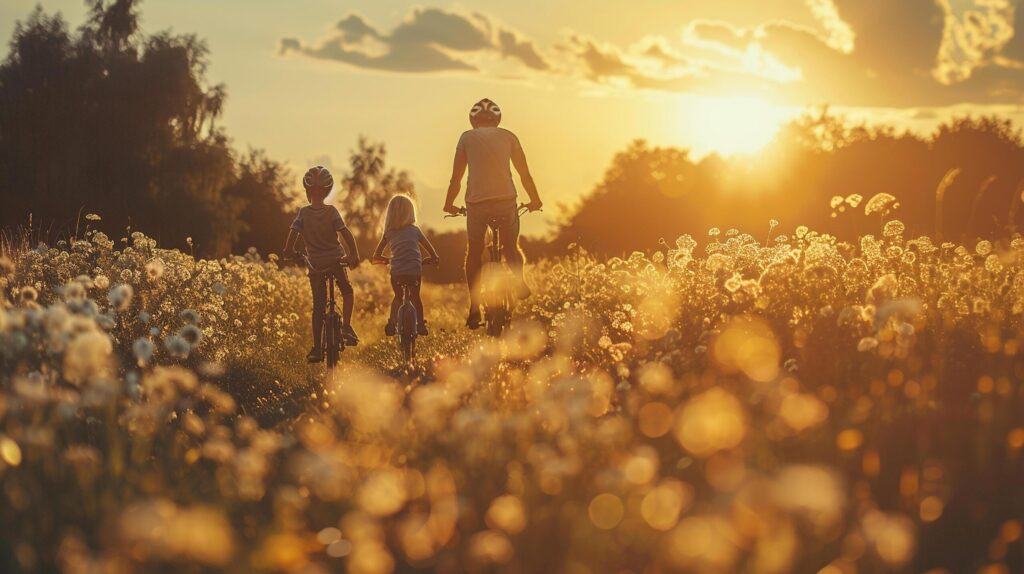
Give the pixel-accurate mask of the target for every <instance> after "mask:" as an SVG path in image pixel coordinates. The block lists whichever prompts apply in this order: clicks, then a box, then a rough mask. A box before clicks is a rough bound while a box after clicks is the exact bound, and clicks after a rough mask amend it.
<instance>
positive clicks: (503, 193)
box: [457, 127, 523, 204]
mask: <svg viewBox="0 0 1024 574" xmlns="http://www.w3.org/2000/svg"><path fill="white" fill-rule="evenodd" d="M457 149H458V150H459V151H462V152H463V153H465V154H466V162H467V164H468V165H469V182H468V183H467V184H466V203H467V204H470V203H481V202H484V201H493V200H496V199H512V200H515V198H516V185H515V183H513V182H512V169H511V161H512V153H513V152H515V151H521V150H522V149H523V148H522V146H521V145H520V144H519V138H517V137H516V135H515V134H514V133H512V132H510V131H508V130H506V129H502V128H491V127H483V128H474V129H471V130H469V131H467V132H463V134H462V137H460V138H459V145H458V146H457Z"/></svg>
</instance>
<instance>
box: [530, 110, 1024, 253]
mask: <svg viewBox="0 0 1024 574" xmlns="http://www.w3.org/2000/svg"><path fill="white" fill-rule="evenodd" d="M1022 192H1024V140H1022V136H1021V131H1020V129H1019V128H1017V127H1016V126H1014V124H1013V123H1012V122H1011V121H1010V120H1008V119H1005V118H998V117H961V118H956V119H952V120H949V121H947V122H944V123H942V124H941V125H940V126H939V127H938V128H937V129H936V130H935V131H934V132H933V133H932V134H928V135H921V134H917V133H913V132H910V131H907V130H903V131H901V130H898V129H896V128H895V127H893V126H888V125H882V126H866V125H863V124H853V123H851V122H849V121H847V120H845V119H844V118H842V117H841V116H836V115H833V114H831V113H829V112H828V110H827V109H823V110H821V111H820V112H815V113H809V114H807V115H805V116H803V117H801V118H799V119H797V120H795V121H793V122H791V123H789V124H787V125H786V126H784V127H783V129H782V130H781V131H780V133H779V134H778V135H777V137H776V138H775V140H774V141H773V142H772V143H771V144H770V145H769V146H768V147H767V148H766V149H765V150H764V151H763V152H761V153H759V154H757V155H752V156H735V157H729V158H723V157H720V156H718V155H710V156H707V157H705V158H703V159H700V160H699V161H698V160H695V159H694V158H693V157H692V156H691V155H690V154H689V152H688V151H687V150H682V149H676V148H670V147H652V146H650V145H648V144H647V143H646V142H644V141H642V140H638V141H635V142H633V143H632V144H631V145H630V146H629V147H627V148H626V149H625V150H623V151H622V152H620V153H618V154H617V155H616V156H615V158H614V159H613V160H612V164H611V166H610V167H609V168H608V170H607V171H606V172H605V175H604V178H603V180H602V181H601V182H600V183H599V184H598V185H597V186H596V187H595V189H594V190H593V191H592V192H591V193H590V194H588V195H586V196H584V197H583V198H582V199H580V200H579V202H578V203H577V204H576V205H574V206H571V207H570V209H568V210H567V212H568V214H569V215H568V216H567V217H566V218H565V219H564V220H563V221H562V222H561V223H560V225H559V227H558V230H557V231H556V233H555V234H554V237H553V238H552V241H551V242H550V243H548V244H547V245H546V246H544V249H546V250H550V251H563V250H564V249H565V248H566V247H567V246H568V245H569V244H570V243H576V244H578V245H580V246H582V247H584V248H586V249H588V250H590V251H592V252H596V253H600V254H604V255H622V254H627V253H629V252H631V251H634V250H641V251H650V250H653V249H658V248H659V247H658V246H659V243H660V242H661V240H663V239H664V240H667V241H668V242H672V241H673V240H674V239H675V238H676V237H678V236H680V235H682V234H684V233H689V234H691V235H694V236H695V237H698V238H700V237H702V236H704V237H706V233H707V232H708V231H709V230H711V229H713V228H718V229H720V231H721V232H724V231H725V230H727V229H728V228H737V229H739V230H741V231H744V232H747V233H751V234H753V235H755V236H757V237H758V238H759V239H762V240H763V239H764V238H765V237H766V236H767V233H768V231H769V227H770V225H769V222H770V221H771V220H773V219H774V220H777V221H779V222H780V227H779V229H777V230H776V234H779V233H792V231H793V230H794V229H795V228H797V227H799V226H807V227H809V228H811V229H815V230H817V231H820V232H825V233H830V234H833V235H835V236H837V237H839V238H840V239H843V240H855V239H856V238H857V237H860V236H862V235H865V234H874V235H878V234H879V233H880V232H881V227H882V225H881V224H882V223H883V222H884V221H885V220H889V219H899V220H901V221H902V222H903V223H904V224H905V225H906V233H907V234H908V235H913V236H917V235H930V236H932V237H933V238H937V239H938V240H940V241H941V240H951V241H968V240H972V239H975V238H986V239H998V238H1002V237H1009V236H1010V235H1011V234H1013V233H1015V232H1017V231H1019V229H1020V225H1021V217H1022V216H1021V210H1020V209H1019V207H1020V204H1021V202H1022V199H1024V198H1022V195H1021V194H1022ZM873 198H874V199H875V200H876V201H875V202H874V204H872V202H871V200H872V199H873Z"/></svg>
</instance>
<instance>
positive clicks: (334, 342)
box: [324, 312, 341, 369]
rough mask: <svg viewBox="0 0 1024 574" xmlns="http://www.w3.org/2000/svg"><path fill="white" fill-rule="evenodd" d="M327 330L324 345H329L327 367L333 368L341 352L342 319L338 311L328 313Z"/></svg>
mask: <svg viewBox="0 0 1024 574" xmlns="http://www.w3.org/2000/svg"><path fill="white" fill-rule="evenodd" d="M326 330H327V332H326V333H325V335H326V336H325V337H324V345H325V346H326V347H327V368H329V369H333V368H334V367H335V366H336V365H337V364H338V357H339V355H340V354H341V350H340V348H339V346H340V343H341V321H340V320H339V318H338V314H337V313H333V312H332V313H328V314H327V320H326Z"/></svg>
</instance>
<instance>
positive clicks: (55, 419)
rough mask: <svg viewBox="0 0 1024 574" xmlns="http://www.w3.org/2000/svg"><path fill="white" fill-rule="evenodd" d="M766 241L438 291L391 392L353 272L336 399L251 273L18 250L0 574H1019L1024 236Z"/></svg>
mask: <svg viewBox="0 0 1024 574" xmlns="http://www.w3.org/2000/svg"><path fill="white" fill-rule="evenodd" d="M774 231H775V226H774V225H773V226H772V233H774ZM772 233H770V234H769V236H768V237H767V238H764V239H763V240H758V239H755V238H754V237H752V236H750V235H747V234H743V233H740V232H738V231H736V230H729V231H725V232H721V231H719V230H717V229H712V230H711V232H710V234H709V237H708V238H707V240H706V241H702V242H701V243H700V244H698V242H697V241H696V240H694V239H693V238H692V237H689V236H684V237H681V238H679V239H678V240H676V241H674V242H669V243H666V244H665V245H663V249H662V250H660V251H657V252H655V253H653V254H642V253H636V254H633V255H631V256H629V257H626V258H616V259H611V260H607V261H603V260H597V259H595V258H594V257H592V256H590V255H588V254H587V253H585V252H584V251H582V250H580V249H577V248H573V249H571V252H570V253H569V254H568V255H567V256H565V257H563V258H559V259H555V260H545V261H539V262H536V263H535V264H534V265H532V266H531V268H530V270H529V279H530V282H531V284H532V285H533V286H534V291H535V295H534V296H533V297H532V298H531V299H528V300H526V301H525V302H524V303H522V304H521V305H520V308H519V309H518V310H517V315H518V317H519V319H518V321H517V322H516V323H515V324H514V325H513V327H512V328H511V329H510V330H509V331H508V332H507V333H506V334H505V335H504V336H503V337H502V338H500V339H489V338H486V337H483V336H481V335H479V334H476V333H469V332H466V331H465V330H464V329H462V328H461V322H462V318H463V315H462V313H463V311H464V305H465V301H464V295H463V289H462V287H461V286H429V287H428V288H426V289H425V292H424V300H425V303H426V306H427V317H428V320H429V322H430V325H431V330H432V334H431V336H430V337H429V338H427V339H425V340H423V341H422V342H421V345H420V349H419V357H418V359H417V363H416V364H415V365H413V366H411V367H409V368H405V367H403V366H402V365H401V364H400V362H399V358H398V352H397V350H396V349H395V348H394V342H393V341H390V340H387V339H386V338H384V337H383V336H382V329H383V324H384V317H383V313H384V309H385V307H386V305H387V303H388V302H389V297H390V286H389V285H388V284H387V282H386V280H385V279H386V278H385V276H384V274H383V273H384V272H383V271H382V270H381V269H379V268H370V266H368V265H364V266H362V267H361V268H359V269H357V270H355V271H354V272H353V283H354V285H355V290H356V297H357V301H356V320H355V328H356V330H357V331H358V332H359V333H360V335H361V337H362V339H363V343H362V344H361V345H360V346H358V347H355V348H350V349H347V350H346V351H345V352H344V354H343V356H342V365H341V366H340V367H339V368H338V369H336V370H335V371H334V372H325V371H324V368H323V366H322V365H307V364H306V363H305V362H304V356H305V353H306V351H307V350H308V348H309V344H310V337H309V333H308V331H309V326H308V320H309V313H310V308H311V302H310V296H309V287H308V282H307V279H306V277H305V275H304V273H303V272H302V271H301V270H299V269H296V268H289V267H282V266H280V265H279V264H278V261H277V260H276V259H275V258H273V256H272V257H271V258H270V259H269V260H267V259H262V258H260V257H259V256H257V255H255V254H249V255H247V256H244V257H234V258H230V259H224V260H218V261H209V260H197V259H195V258H193V257H192V256H191V255H189V254H187V253H183V252H180V251H174V250H165V249H160V248H159V247H158V246H157V245H156V243H155V241H153V240H152V239H149V238H147V237H145V236H143V235H141V234H138V233H136V234H133V235H131V236H130V237H126V238H123V239H119V240H113V239H111V238H108V237H107V236H106V235H104V234H103V233H100V232H88V233H87V234H86V235H85V237H82V238H77V239H73V240H68V241H66V242H61V243H58V244H56V245H52V246H46V245H40V246H37V247H32V246H28V245H25V246H22V247H18V248H13V249H9V250H8V252H7V253H5V254H4V255H3V258H2V259H0V517H2V519H0V571H4V572H34V571H43V572H67V573H91V572H124V573H134V572H138V573H149V572H178V571H188V572H288V573H296V574H299V573H301V574H318V573H326V572H338V571H346V572H351V573H356V574H387V573H391V572H417V571H432V572H442V573H449V572H451V573H454V572H567V573H579V574H586V573H592V574H599V573H604V572H610V573H627V572H631V573H635V574H641V573H662V572H737V571H742V572H756V573H781V572H822V573H826V574H845V573H853V572H889V571H895V572H904V571H905V572H910V571H921V572H929V571H930V572H934V573H939V572H951V573H953V572H957V573H958V572H984V573H990V574H995V573H1003V572H1005V573H1009V572H1020V571H1024V549H1022V548H1024V542H1022V529H1024V525H1022V522H1021V517H1022V516H1024V385H1022V384H1021V380H1022V379H1024V358H1022V356H1021V344H1022V343H1024V320H1022V319H1024V315H1022V314H1024V238H1020V237H1017V238H1015V239H1014V240H1013V241H1012V242H1007V243H1005V244H1003V243H1000V244H993V243H990V242H987V241H981V242H978V243H972V244H969V245H958V244H951V243H938V242H936V241H933V240H931V239H929V238H928V237H920V238H909V237H905V236H904V230H903V225H902V224H901V223H900V222H899V221H897V220H890V221H888V222H887V223H885V225H884V227H883V229H882V230H881V233H880V234H879V236H878V237H872V236H866V237H863V238H861V239H860V241H859V242H858V243H855V244H850V243H843V242H839V241H837V240H836V239H835V238H833V237H829V236H827V235H822V234H818V233H815V232H813V231H810V230H808V229H806V228H803V227H800V228H797V229H795V230H793V233H792V234H791V235H787V236H784V235H779V234H774V235H773V234H772ZM698 247H699V249H698ZM443 256H446V255H443ZM447 256H454V255H447Z"/></svg>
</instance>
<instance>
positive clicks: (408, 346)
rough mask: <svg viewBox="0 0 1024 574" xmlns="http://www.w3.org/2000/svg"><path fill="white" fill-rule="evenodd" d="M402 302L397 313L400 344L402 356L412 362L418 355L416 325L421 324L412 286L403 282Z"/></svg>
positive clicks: (406, 360)
mask: <svg viewBox="0 0 1024 574" xmlns="http://www.w3.org/2000/svg"><path fill="white" fill-rule="evenodd" d="M401 286H402V304H401V305H399V306H398V312H397V313H396V317H395V320H396V323H397V324H396V325H395V326H396V327H397V328H398V329H397V330H398V344H399V346H400V347H401V349H402V358H404V359H405V362H406V363H411V362H412V359H413V357H415V356H416V335H417V333H416V327H417V325H418V324H419V317H418V316H417V315H416V305H414V304H413V302H412V286H411V285H409V284H408V283H402V284H401Z"/></svg>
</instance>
